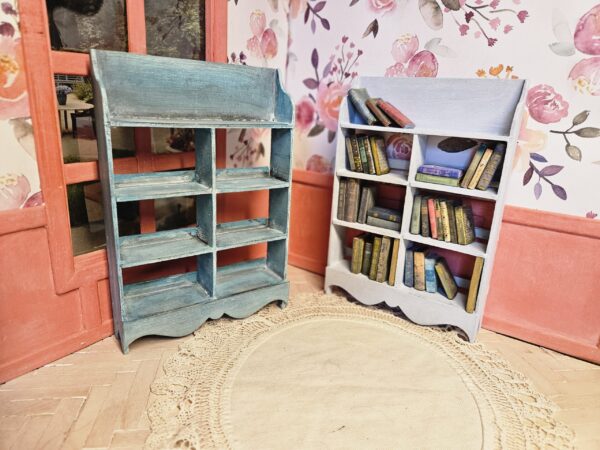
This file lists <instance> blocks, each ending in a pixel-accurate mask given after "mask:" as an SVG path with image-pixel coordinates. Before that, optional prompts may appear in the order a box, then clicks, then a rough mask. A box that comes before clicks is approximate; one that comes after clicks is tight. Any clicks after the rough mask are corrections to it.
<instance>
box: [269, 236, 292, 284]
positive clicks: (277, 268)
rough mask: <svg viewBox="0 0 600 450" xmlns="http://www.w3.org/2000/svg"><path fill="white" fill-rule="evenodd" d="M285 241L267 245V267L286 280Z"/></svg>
mask: <svg viewBox="0 0 600 450" xmlns="http://www.w3.org/2000/svg"><path fill="white" fill-rule="evenodd" d="M287 241H288V240H287V239H282V240H280V241H271V242H268V243H267V267H268V268H269V269H271V270H272V271H273V272H275V273H276V274H277V275H279V276H280V277H281V278H283V279H286V278H287Z"/></svg>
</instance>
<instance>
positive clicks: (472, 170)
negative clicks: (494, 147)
mask: <svg viewBox="0 0 600 450" xmlns="http://www.w3.org/2000/svg"><path fill="white" fill-rule="evenodd" d="M486 148H487V146H486V145H485V144H481V145H480V146H479V148H478V149H477V151H476V152H475V154H474V155H473V159H471V162H470V163H469V168H468V169H467V171H466V172H465V175H464V176H463V177H462V181H461V182H460V187H462V188H465V189H466V188H467V187H468V186H469V183H470V182H471V178H473V175H475V171H476V170H477V166H478V165H479V161H481V157H482V156H483V154H484V153H485V150H486Z"/></svg>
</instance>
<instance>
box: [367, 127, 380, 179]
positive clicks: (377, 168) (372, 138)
mask: <svg viewBox="0 0 600 450" xmlns="http://www.w3.org/2000/svg"><path fill="white" fill-rule="evenodd" d="M369 146H370V147H371V153H372V154H373V164H374V165H375V174H376V175H381V164H380V159H379V150H378V149H377V142H375V136H370V137H369Z"/></svg>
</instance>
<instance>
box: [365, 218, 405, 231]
mask: <svg viewBox="0 0 600 450" xmlns="http://www.w3.org/2000/svg"><path fill="white" fill-rule="evenodd" d="M367 225H371V226H373V227H379V228H385V229H386V230H394V231H400V226H401V224H400V223H398V222H392V221H391V220H385V219H378V218H377V217H373V216H367Z"/></svg>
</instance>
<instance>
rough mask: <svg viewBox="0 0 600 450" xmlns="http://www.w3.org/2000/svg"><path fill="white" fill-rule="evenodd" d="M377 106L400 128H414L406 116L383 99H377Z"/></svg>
mask: <svg viewBox="0 0 600 450" xmlns="http://www.w3.org/2000/svg"><path fill="white" fill-rule="evenodd" d="M377 106H378V107H379V109H381V110H382V111H383V113H384V114H385V115H386V116H388V117H389V118H390V119H392V120H393V121H394V122H395V123H396V125H398V126H399V127H400V128H414V127H415V124H414V123H413V121H412V120H410V119H409V118H408V117H406V116H405V115H404V114H402V112H400V110H399V109H398V108H396V107H395V106H394V105H392V104H391V103H389V102H386V101H385V100H382V99H378V100H377Z"/></svg>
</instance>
